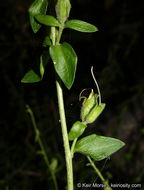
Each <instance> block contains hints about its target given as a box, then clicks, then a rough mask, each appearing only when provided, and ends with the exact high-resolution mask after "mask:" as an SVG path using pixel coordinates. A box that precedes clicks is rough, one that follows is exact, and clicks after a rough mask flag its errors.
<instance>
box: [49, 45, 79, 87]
mask: <svg viewBox="0 0 144 190" xmlns="http://www.w3.org/2000/svg"><path fill="white" fill-rule="evenodd" d="M50 56H51V59H52V60H53V63H54V68H55V71H56V73H57V74H58V76H59V77H60V79H61V80H62V81H63V83H64V84H65V86H66V87H67V88H68V89H70V88H71V87H72V84H73V82H74V79H75V73H76V66H77V56H76V53H75V51H74V50H73V48H72V47H71V45H70V44H68V43H66V42H64V43H63V44H60V45H56V46H51V47H50Z"/></svg>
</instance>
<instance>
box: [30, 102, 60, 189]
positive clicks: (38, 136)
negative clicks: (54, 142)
mask: <svg viewBox="0 0 144 190" xmlns="http://www.w3.org/2000/svg"><path fill="white" fill-rule="evenodd" d="M26 107H27V112H28V113H29V114H30V117H31V120H32V124H33V127H34V131H35V135H36V141H37V142H38V143H39V146H40V148H41V152H42V155H43V158H44V161H45V163H46V165H47V168H48V170H49V171H50V173H51V176H52V180H53V183H54V186H55V190H58V186H57V180H56V176H55V172H54V171H53V170H52V169H51V167H50V163H49V160H48V156H47V153H46V151H45V147H44V145H43V142H42V140H41V137H40V132H39V130H38V127H37V124H36V121H35V117H34V114H33V112H32V110H31V108H30V107H29V106H28V105H27V106H26Z"/></svg>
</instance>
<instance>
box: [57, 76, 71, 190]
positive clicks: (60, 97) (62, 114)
mask: <svg viewBox="0 0 144 190" xmlns="http://www.w3.org/2000/svg"><path fill="white" fill-rule="evenodd" d="M60 83H61V82H60V80H59V78H58V77H56V87H57V96H58V105H59V113H60V122H61V127H62V136H63V142H64V150H65V159H66V168H67V183H68V190H73V167H72V156H71V151H70V145H69V140H68V132H67V125H66V118H65V110H64V101H63V91H62V87H61V84H60Z"/></svg>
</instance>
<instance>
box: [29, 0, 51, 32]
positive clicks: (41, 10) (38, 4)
mask: <svg viewBox="0 0 144 190" xmlns="http://www.w3.org/2000/svg"><path fill="white" fill-rule="evenodd" d="M47 6H48V2H47V1H46V0H35V1H34V2H33V4H32V5H31V6H30V8H29V10H28V11H29V16H30V24H31V27H32V30H33V32H34V33H36V32H37V31H38V30H39V29H40V27H41V25H40V24H38V23H37V22H36V20H35V18H34V17H35V16H36V15H37V14H46V11H47Z"/></svg>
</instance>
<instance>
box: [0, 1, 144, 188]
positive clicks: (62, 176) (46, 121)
mask: <svg viewBox="0 0 144 190" xmlns="http://www.w3.org/2000/svg"><path fill="white" fill-rule="evenodd" d="M32 2H33V1H32V0H27V1H25V0H14V1H12V0H1V2H0V14H1V17H0V18H1V22H0V23H1V27H0V82H1V84H0V93H1V104H0V107H1V108H0V110H1V114H0V115H1V117H0V189H1V190H30V189H31V190H32V189H43V190H45V189H50V190H51V189H53V185H52V184H51V179H50V174H49V172H47V169H46V165H45V163H44V161H43V158H42V156H40V155H38V154H37V151H38V150H39V146H38V144H37V143H35V140H34V138H35V134H34V131H33V126H32V123H31V120H30V117H29V115H28V114H27V113H26V109H25V105H26V104H29V105H30V107H31V108H32V110H33V112H34V114H35V118H36V121H37V125H38V127H39V129H40V131H41V136H42V139H43V142H44V144H45V147H46V150H47V153H48V157H49V159H50V160H51V159H52V158H57V160H58V168H57V173H56V175H57V180H58V183H59V187H60V189H65V185H66V172H65V162H64V152H63V143H62V137H61V128H60V124H59V114H58V105H57V97H56V88H55V76H54V69H53V65H52V62H51V61H49V63H48V65H47V67H46V73H45V75H44V79H43V81H42V82H40V83H35V84H22V83H21V82H20V81H21V78H22V77H23V76H24V74H25V73H26V72H27V71H28V70H29V69H30V68H31V66H32V65H36V64H38V62H39V55H40V53H41V45H42V36H43V34H44V33H45V32H44V30H45V29H44V28H42V29H40V31H39V32H38V34H33V32H32V30H31V28H30V24H29V15H28V12H27V10H28V7H29V6H30V5H31V3H32ZM71 4H72V10H71V15H70V18H72V19H80V20H84V21H87V22H89V23H92V24H94V25H96V26H97V27H98V28H99V31H98V32H96V33H92V34H84V33H79V32H76V31H72V30H71V31H70V30H68V29H66V30H65V31H64V34H63V39H62V41H64V40H66V41H67V42H68V43H70V44H71V45H72V46H73V48H74V49H75V51H76V53H77V55H78V66H77V73H76V79H75V82H74V85H73V87H72V88H71V90H70V91H68V90H67V89H66V88H65V87H64V100H65V108H66V115H67V123H68V129H70V127H71V125H72V123H73V122H74V121H76V120H79V112H80V103H79V101H78V96H79V93H80V92H81V90H82V89H84V88H94V89H95V90H96V87H95V84H94V82H93V79H92V76H91V73H90V68H91V66H92V65H93V66H94V72H95V76H96V78H97V80H98V83H99V85H100V88H101V93H102V99H103V102H105V103H106V108H105V110H104V112H103V113H102V115H101V116H100V117H99V118H98V120H97V121H96V122H94V123H93V124H91V125H89V127H88V128H87V130H86V133H85V135H88V134H92V133H96V134H99V135H104V136H110V137H115V138H118V139H121V140H122V141H124V142H125V143H126V146H125V147H124V148H123V149H122V150H120V151H119V152H117V153H115V154H114V155H112V156H111V158H110V159H108V160H104V161H101V162H98V163H97V166H98V167H99V168H100V170H102V173H103V175H104V177H105V178H107V179H108V180H109V181H110V183H129V184H132V183H138V184H142V183H143V181H144V180H143V179H144V164H143V163H144V138H143V137H144V117H143V110H144V95H143V90H144V71H143V69H144V67H143V64H144V37H143V35H144V14H143V12H144V1H141V0H139V1H130V0H101V1H99V0H77V1H74V0H72V1H71ZM73 164H74V182H75V185H76V184H77V183H78V182H85V183H92V182H97V183H101V182H100V181H99V179H98V178H97V176H96V174H95V173H94V171H93V170H92V169H91V168H90V167H87V166H86V164H87V160H86V158H85V157H84V156H83V155H80V154H76V157H75V159H74V163H73ZM83 189H84V188H83ZM133 189H134V188H133ZM135 189H140V188H135ZM141 189H144V186H143V184H142V187H141Z"/></svg>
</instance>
